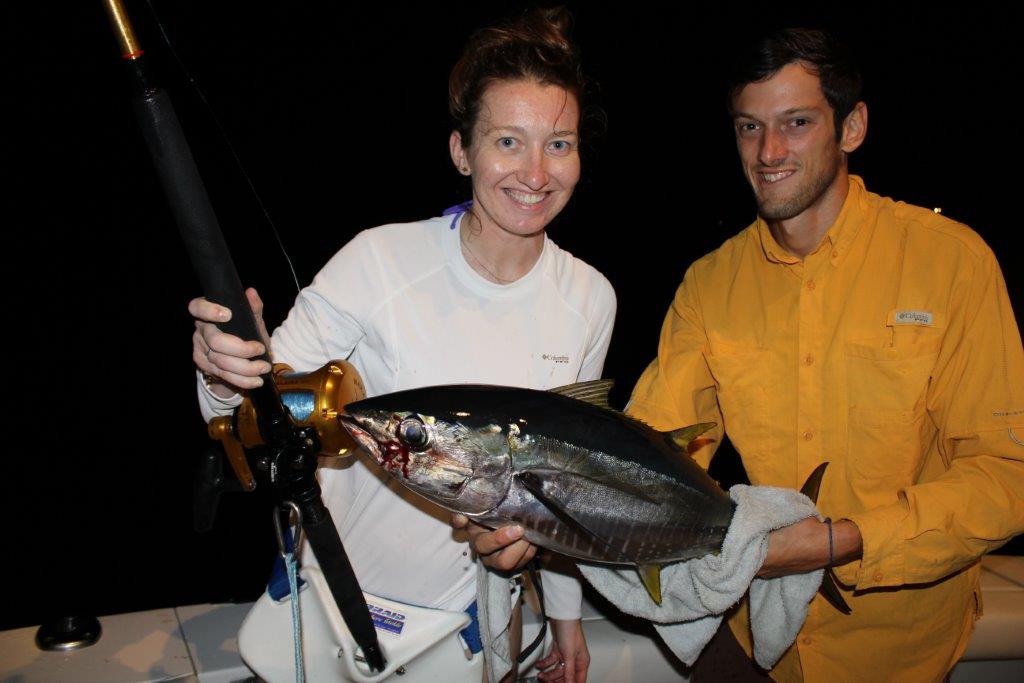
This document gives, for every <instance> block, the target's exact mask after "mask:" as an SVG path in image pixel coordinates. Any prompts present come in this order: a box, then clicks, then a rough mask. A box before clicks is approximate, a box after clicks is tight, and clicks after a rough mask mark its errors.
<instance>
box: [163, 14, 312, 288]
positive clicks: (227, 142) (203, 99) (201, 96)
mask: <svg viewBox="0 0 1024 683" xmlns="http://www.w3.org/2000/svg"><path fill="white" fill-rule="evenodd" d="M146 5H147V6H148V7H149V11H150V13H151V14H152V15H153V19H154V21H156V25H157V28H158V29H160V36H161V37H162V38H163V40H164V43H165V44H166V45H167V49H169V50H170V51H171V56H173V57H174V61H176V62H177V63H178V68H179V69H181V72H182V74H183V75H184V76H185V80H187V81H188V83H189V85H191V86H192V87H193V88H194V89H195V91H196V94H198V95H199V99H200V101H201V102H202V103H203V105H204V106H205V107H206V111H207V113H209V115H210V118H211V119H213V123H214V125H216V127H217V131H218V132H219V133H220V136H221V138H222V139H223V140H224V144H225V145H226V146H227V148H228V151H229V152H231V156H232V158H233V159H234V160H235V165H236V166H237V167H238V170H239V172H240V173H241V174H242V177H243V178H245V182H246V183H247V184H248V185H249V190H250V192H252V196H253V197H254V198H255V199H256V204H257V205H258V206H259V207H260V211H262V212H263V217H264V218H265V219H266V221H267V224H268V225H270V230H271V232H273V233H274V239H275V240H277V246H278V247H279V248H280V249H281V254H282V255H283V256H284V260H285V262H286V263H287V264H288V269H289V270H290V271H291V273H292V281H294V282H295V291H296V292H298V291H301V290H302V285H300V284H299V276H298V275H296V273H295V266H294V265H292V259H291V257H290V256H289V255H288V250H287V249H285V246H284V241H283V240H282V239H281V233H279V232H278V230H277V225H275V224H274V220H273V219H272V218H271V217H270V212H269V211H267V207H266V206H264V204H263V200H262V199H261V198H260V195H259V193H258V192H257V191H256V185H255V184H254V183H253V181H252V178H250V177H249V174H248V173H247V172H246V170H245V166H244V165H243V164H242V160H241V159H240V158H239V156H238V153H237V152H236V151H235V146H234V145H233V144H231V138H229V137H228V134H227V131H225V130H224V126H222V125H221V122H220V119H219V118H218V117H217V114H216V112H215V111H214V109H213V107H212V106H211V105H210V102H209V101H208V100H207V99H206V94H205V93H204V92H203V89H202V88H200V87H199V83H198V81H196V79H195V77H194V76H192V73H191V72H190V71H189V70H188V67H186V66H185V62H184V61H182V59H181V57H179V56H178V51H177V50H175V49H174V45H173V44H171V38H170V36H169V35H167V31H166V30H165V29H164V25H163V22H161V21H160V15H158V14H157V13H156V8H155V7H153V3H152V1H151V0H146Z"/></svg>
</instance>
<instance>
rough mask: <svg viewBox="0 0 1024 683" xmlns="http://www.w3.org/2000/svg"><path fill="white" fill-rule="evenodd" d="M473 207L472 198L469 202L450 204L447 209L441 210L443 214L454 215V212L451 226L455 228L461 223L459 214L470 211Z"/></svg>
mask: <svg viewBox="0 0 1024 683" xmlns="http://www.w3.org/2000/svg"><path fill="white" fill-rule="evenodd" d="M472 207H473V200H472V199H470V200H469V201H468V202H462V203H461V204H456V205H455V206H449V207H448V208H447V209H445V210H444V211H442V212H441V215H442V216H452V214H454V216H453V218H452V224H451V226H450V227H451V229H452V230H454V229H455V226H456V225H458V224H459V216H461V215H462V214H464V213H466V212H467V211H469V210H470V209H471V208H472Z"/></svg>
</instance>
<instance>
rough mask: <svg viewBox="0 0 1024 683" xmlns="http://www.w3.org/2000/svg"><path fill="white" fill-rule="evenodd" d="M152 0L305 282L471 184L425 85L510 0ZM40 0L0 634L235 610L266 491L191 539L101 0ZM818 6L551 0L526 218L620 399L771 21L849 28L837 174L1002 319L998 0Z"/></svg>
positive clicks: (1002, 107)
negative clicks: (549, 214) (548, 192)
mask: <svg viewBox="0 0 1024 683" xmlns="http://www.w3.org/2000/svg"><path fill="white" fill-rule="evenodd" d="M154 4H155V6H156V9H157V11H158V12H159V14H160V16H161V17H162V19H163V22H164V23H165V25H166V28H167V30H168V31H169V33H170V35H171V38H172V40H173V41H174V43H175V44H176V46H177V48H178V50H179V52H180V54H181V56H182V58H183V59H184V61H185V62H186V64H187V65H188V66H189V68H190V69H191V71H192V72H193V74H194V75H195V76H196V78H197V80H198V81H199V83H200V84H201V86H202V88H203V89H204V90H205V92H206V94H207V96H208V99H209V101H210V103H211V105H212V107H213V109H214V110H215V111H216V112H217V115H218V116H219V117H220V119H221V121H222V123H223V126H224V128H225V129H226V130H227V131H228V134H229V136H230V137H231V139H232V141H233V143H234V145H235V147H236V148H237V150H238V154H239V155H240V157H241V158H242V160H243V162H244V164H245V166H246V168H247V169H248V172H249V173H250V174H251V176H252V178H253V180H254V182H255V184H256V186H257V187H258V189H259V192H260V194H261V196H262V199H263V201H264V202H265V203H266V206H267V208H268V210H269V211H270V213H271V214H272V216H273V217H274V219H275V221H276V223H277V225H278V228H279V230H280V232H281V234H282V237H283V240H284V242H285V244H286V245H287V248H288V250H289V252H290V253H291V255H292V258H293V259H294V262H295V267H296V270H297V271H298V275H299V278H300V280H301V281H302V283H303V284H305V283H307V282H308V281H309V280H310V279H311V278H312V276H313V275H314V274H315V272H316V271H317V269H318V268H319V267H320V266H321V265H322V263H323V262H324V261H326V259H327V258H328V257H329V256H330V255H331V254H332V253H333V252H334V251H335V250H336V249H338V248H339V247H340V246H341V245H342V244H344V243H345V242H346V241H347V240H348V239H349V238H350V237H351V236H352V235H354V234H355V233H356V232H357V231H359V230H361V229H363V228H366V227H370V226H374V225H379V224H382V223H388V222H397V221H406V220H415V219H420V218H424V217H427V216H432V215H437V214H438V213H439V212H440V211H441V209H443V208H444V207H446V206H449V205H451V204H454V203H456V202H458V201H461V200H464V199H466V198H468V185H467V184H464V181H462V180H461V179H460V178H459V177H458V175H457V174H456V173H455V172H454V169H453V168H452V167H451V163H450V161H449V159H448V152H447V139H448V127H447V116H446V94H447V72H448V69H449V67H450V66H451V64H452V63H453V62H454V60H455V58H456V56H457V55H458V52H459V49H460V46H461V43H462V41H463V39H464V38H465V37H466V36H467V35H468V33H469V32H470V31H471V30H472V29H473V28H475V27H477V26H479V25H481V24H484V23H487V22H490V21H492V20H494V19H496V18H500V17H503V16H507V15H508V14H510V13H512V12H515V11H517V8H519V7H521V3H513V2H500V3H477V2H462V3H431V7H430V8H427V7H425V6H424V5H425V4H426V3H421V4H416V5H413V4H410V5H407V6H406V5H400V4H392V3H385V2H379V3H363V4H362V5H363V6H361V8H360V9H347V8H346V9H339V8H336V7H335V8H330V9H327V8H325V7H323V6H321V5H320V4H313V3H310V4H309V6H306V5H305V4H303V3H284V2H268V3H246V2H226V1H225V2H217V3H211V2H198V1H195V0H188V1H182V2H169V1H167V0H162V1H160V0H154ZM37 5H38V4H37ZM37 5H35V6H29V4H28V3H24V4H20V5H6V6H5V9H4V10H3V12H4V14H5V15H6V16H5V17H4V18H3V20H2V25H3V33H4V40H3V45H4V50H5V53H6V59H5V64H6V65H7V68H6V69H5V75H6V76H7V82H8V86H7V89H6V92H5V96H4V98H3V104H4V109H6V110H7V112H6V113H7V116H5V120H7V122H8V123H7V124H6V126H5V130H4V135H3V137H2V139H3V148H2V149H3V151H4V158H5V161H6V163H5V164H4V165H5V167H6V174H5V175H6V176H7V177H8V181H7V182H6V183H5V185H6V188H7V193H6V201H5V209H6V211H5V212H4V220H3V224H4V231H3V234H4V238H5V241H6V249H5V254H6V257H5V259H4V260H5V262H6V267H5V268H3V273H4V291H5V292H6V293H7V299H6V301H5V312H6V314H7V319H8V323H7V327H8V338H9V341H11V342H13V343H12V344H11V345H10V346H9V349H8V352H7V354H8V355H7V358H8V364H7V367H8V372H7V386H8V400H7V401H6V402H5V403H6V405H7V406H8V407H7V409H6V413H7V417H6V419H5V420H4V425H5V427H6V429H5V430H4V431H5V433H6V435H7V446H6V449H5V455H6V457H5V458H4V459H3V461H2V462H3V464H4V468H3V471H2V474H0V481H2V482H3V484H2V486H3V489H2V495H3V498H2V502H3V504H4V510H5V513H6V514H5V518H6V524H5V527H6V530H7V533H5V534H4V541H3V544H4V546H5V548H4V550H3V551H0V557H3V560H4V564H5V568H6V572H13V578H12V580H11V581H9V582H8V587H9V588H8V594H7V596H6V597H5V599H4V607H3V609H2V610H0V628H11V627H15V626H22V625H27V624H33V623H38V622H39V621H41V620H44V619H46V618H47V617H49V616H53V615H56V614H59V613H63V612H72V611H86V612H92V613H96V614H109V613H114V612H121V611H134V610H141V609H151V608H155V607H161V606H170V605H178V604H190V603H199V602H211V601H213V602H216V601H225V600H229V599H254V598H255V597H256V596H257V595H258V593H259V592H260V589H261V584H262V581H263V579H264V577H265V575H266V573H267V570H268V567H269V565H270V562H271V559H272V554H273V551H274V548H273V540H272V532H271V528H270V513H269V509H268V501H267V499H266V498H265V497H264V496H263V495H262V494H260V493H256V494H252V495H247V496H243V495H241V494H235V495H232V496H227V497H225V498H224V499H223V500H222V504H221V509H220V515H219V519H218V523H217V526H216V528H215V529H214V530H213V531H212V532H210V533H208V534H205V535H198V534H196V533H194V532H193V531H192V529H191V515H192V510H191V481H192V477H193V473H194V470H195V464H196V461H197V457H198V455H199V453H200V452H201V450H202V449H203V448H205V447H206V439H205V428H204V425H203V423H202V421H201V419H200V417H199V412H198V410H197V408H196V406H195V398H194V391H195V389H194V376H193V373H192V366H191V361H190V358H189V356H190V333H191V322H190V319H189V317H188V315H187V312H186V310H185V304H186V302H187V301H188V299H189V298H191V297H192V296H194V295H195V294H196V293H197V291H198V286H197V284H196V282H195V280H194V278H193V276H192V275H191V272H190V269H189V266H188V262H187V257H186V255H185V252H184V249H183V247H182V246H181V245H180V244H179V240H178V237H177V233H176V230H175V227H174V225H173V224H172V222H171V219H170V216H169V212H168V210H167V208H166V204H165V201H164V199H163V196H162V194H161V191H160V189H159V187H158V185H157V182H156V176H155V173H154V172H153V169H152V167H151V164H150V161H149V159H148V157H147V156H146V153H145V150H144V148H143V145H142V141H141V136H140V134H139V132H138V129H137V127H136V124H135V121H134V118H133V114H132V109H131V105H130V101H129V94H128V91H127V86H126V82H125V80H124V79H123V73H122V72H121V70H120V60H119V58H118V54H117V49H116V44H115V42H114V39H113V36H112V33H111V31H110V29H109V27H108V25H107V23H106V22H107V20H106V16H105V14H104V13H103V11H102V6H101V3H100V2H99V0H95V1H94V2H85V3H81V2H76V3H66V4H65V5H61V6H53V7H42V6H37ZM820 5H821V6H820V7H818V4H816V5H815V9H803V10H798V9H792V5H787V9H782V10H780V9H778V7H777V6H776V5H775V4H774V3H773V4H770V5H764V6H760V7H757V8H753V7H743V6H740V5H737V4H734V3H729V4H728V5H727V6H725V3H715V4H711V3H708V4H704V3H694V4H693V5H692V6H690V7H687V8H685V9H683V8H675V9H668V8H666V7H663V6H662V5H661V4H660V3H659V4H654V3H652V4H647V3H642V2H622V3H617V4H613V5H603V4H598V3H571V6H572V8H573V10H574V13H575V16H576V31H575V35H576V38H577V40H578V42H579V43H580V45H581V47H582V51H583V56H584V60H585V64H586V66H587V67H588V71H589V73H590V75H591V76H592V77H593V78H594V79H595V80H596V81H597V82H598V83H599V84H600V90H599V94H598V100H599V103H600V105H601V106H602V107H603V108H604V110H605V111H606V112H607V117H608V126H607V133H606V134H605V135H604V136H602V137H601V138H600V139H598V140H596V141H595V143H594V145H593V149H592V150H590V152H589V156H588V157H586V158H585V167H584V179H583V181H582V182H581V184H580V186H579V189H578V190H577V193H576V196H575V198H574V200H573V202H572V203H571V205H570V207H569V209H568V210H567V211H566V212H565V214H564V215H563V217H561V218H560V219H559V221H558V223H557V224H556V225H554V226H552V228H551V234H552V236H553V237H554V239H555V240H556V241H557V242H558V243H559V244H560V245H561V246H562V247H563V248H566V249H568V250H569V251H571V252H573V253H574V254H576V255H577V256H580V257H581V258H583V259H584V260H586V261H588V262H590V263H591V264H593V265H595V266H596V267H597V268H598V269H600V270H601V271H603V272H604V273H605V274H606V275H607V276H608V278H609V279H610V280H611V282H612V284H613V285H614V286H615V288H616V290H617V292H618V296H619V315H618V320H617V327H616V332H615V336H614V338H613V340H612V346H611V351H610V353H609V356H608V361H607V364H606V370H605V375H606V376H608V377H615V378H617V379H618V382H619V385H618V387H617V388H616V391H615V393H614V394H613V403H615V404H616V405H619V406H621V405H622V404H623V403H624V402H625V399H626V397H627V395H628V391H629V388H630V387H631V386H632V384H633V382H634V381H635V380H636V378H637V377H638V376H639V374H640V371H641V370H642V369H643V367H644V366H645V365H646V363H647V362H648V361H649V359H650V358H651V357H653V355H654V353H655V350H656V343H657V334H658V329H659V326H660V324H661V319H662V316H663V315H664V312H665V310H666V308H667V306H668V303H669V301H670V300H671V297H672V294H673V291H674V289H675V287H676V285H677V284H678V282H679V280H680V279H681V277H682V274H683V272H684V270H685V269H686V267H687V265H688V264H689V263H690V262H691V261H693V260H694V259H695V258H697V257H699V256H700V255H702V254H703V253H705V252H707V251H709V250H711V249H713V248H715V247H716V246H718V245H719V244H720V243H721V242H722V241H723V240H725V239H726V238H727V237H728V236H730V235H731V234H733V233H735V232H736V231H738V230H739V229H740V228H742V227H743V226H744V225H746V224H747V223H748V222H749V221H750V219H751V218H752V216H753V214H754V208H753V203H752V201H751V199H750V196H749V189H748V188H747V186H746V184H745V182H744V181H743V178H742V176H741V174H740V170H739V165H738V164H737V162H736V153H735V149H734V146H733V143H732V133H731V128H730V124H729V121H728V119H727V117H726V114H725V108H724V92H723V83H722V76H723V72H724V65H725V64H726V63H727V62H728V60H729V56H730V54H731V52H732V50H733V46H735V45H737V44H738V43H739V42H741V41H743V40H746V39H747V38H748V37H749V36H750V35H751V34H754V33H760V32H762V31H763V30H765V29H768V28H772V27H777V26H782V25H819V26H825V27H827V28H830V29H833V30H835V31H836V32H837V33H839V34H840V35H842V36H843V37H845V38H846V39H847V40H848V41H849V42H850V43H852V45H853V47H854V48H855V50H856V52H857V53H858V54H859V57H860V59H861V62H862V65H863V67H864V71H865V76H866V83H867V85H866V92H865V97H866V100H867V101H868V104H869V107H870V126H869V134H868V140H867V143H866V145H865V146H864V147H863V148H862V149H861V150H860V151H858V152H856V153H855V155H854V156H853V159H852V164H851V165H852V170H853V171H854V172H855V173H859V174H862V175H863V176H864V177H865V178H866V181H867V184H868V187H869V189H872V190H873V191H875V192H879V193H881V194H885V195H890V196H894V197H896V198H899V199H903V200H906V201H908V202H911V203H914V204H919V205H922V206H927V207H942V209H943V213H944V214H945V215H947V216H950V217H952V218H955V219H957V220H961V221H963V222H965V223H967V224H969V225H971V226H972V227H974V228H975V229H976V230H977V231H978V232H979V233H981V235H982V236H983V237H984V238H985V239H986V240H987V241H988V243H989V244H990V245H991V246H992V247H993V249H994V250H995V252H996V254H997V255H998V256H999V257H1000V262H1001V264H1002V266H1003V269H1004V272H1005V275H1006V279H1007V282H1008V285H1009V288H1010V293H1011V297H1012V298H1013V299H1014V304H1015V307H1016V311H1017V317H1018V320H1020V319H1021V318H1022V315H1021V313H1022V305H1024V273H1022V272H1021V269H1020V267H1019V255H1020V251H1019V248H1017V247H1016V246H1014V245H1016V243H1017V242H1016V240H1015V238H1016V237H1017V235H1016V234H1015V233H1016V232H1017V230H1018V229H1019V228H1018V220H1019V219H1018V211H1019V204H1020V201H1019V197H1020V194H1021V190H1020V187H1019V175H1020V173H1019V169H1017V170H1014V171H1011V170H1010V169H1015V167H1016V165H1017V164H1019V161H1020V153H1021V145H1020V136H1021V132H1020V131H1021V124H1020V121H1019V119H1020V114H1019V104H1015V103H1012V102H1016V97H1015V96H1016V95H1017V92H1016V89H1017V88H1018V87H1019V78H1020V74H1021V60H1020V57H1019V52H1018V47H1017V46H1018V44H1019V36H1018V35H1017V33H1018V32H1019V30H1020V28H1021V23H1020V21H1019V17H1018V16H1017V15H1016V13H1015V10H1007V9H998V10H996V9H993V10H986V9H984V8H982V7H981V6H980V5H979V4H978V3H961V4H959V5H957V6H956V7H955V8H952V9H950V8H945V9H940V8H936V7H930V6H928V5H927V4H924V3H922V4H921V5H919V6H916V7H915V6H904V5H902V4H899V3H886V4H881V5H869V4H859V5H858V4H853V5H850V4H844V5H842V6H839V5H836V8H835V9H830V8H829V7H827V6H826V4H825V3H820ZM128 9H129V12H130V13H131V14H132V16H133V19H134V21H135V24H136V28H137V30H138V32H139V35H140V39H141V40H142V44H143V46H144V47H145V48H146V49H147V54H148V55H149V57H150V59H151V60H152V61H153V62H154V65H155V66H156V67H157V68H158V70H159V72H160V73H161V75H162V79H161V80H162V82H163V83H164V84H165V86H166V87H167V89H168V90H169V92H170V94H171V96H172V98H173V99H174V101H175V105H176V107H177V109H178V114H179V116H180V117H181V119H182V121H183V125H184V127H185V129H186V133H187V134H188V135H189V137H190V140H191V142H192V147H193V150H194V153H195V155H196V157H197V161H198V163H199V165H200V168H201V170H202V171H203V175H204V177H205V180H206V182H207V185H208V189H209V191H210V193H211V196H212V199H213V202H214V205H215V207H216V208H217V211H218V215H219V217H220V221H221V224H222V227H223V229H224V231H225V233H226V234H227V237H228V240H229V242H230V243H231V244H232V246H233V249H234V250H235V258H236V261H237V263H238V267H239V270H240V272H241V273H242V276H243V280H245V281H246V282H247V283H249V284H252V285H255V286H256V287H257V288H259V289H260V290H261V292H262V293H263V294H264V298H265V299H266V300H267V306H268V314H267V319H268V322H269V323H270V324H271V325H273V324H275V323H277V322H279V321H280V320H281V319H282V318H283V316H284V314H285V312H286V311H287V309H288V307H289V306H290V303H291V300H292V298H293V297H294V286H293V285H292V284H290V276H289V275H288V271H287V266H286V264H285V262H284V260H283V258H282V256H281V253H280V251H279V250H278V248H277V247H276V246H275V244H274V241H273V236H272V234H271V232H270V230H269V228H268V227H267V224H266V221H265V220H263V218H262V216H261V213H260V211H259V209H258V208H257V206H256V203H255V202H254V200H253V198H252V196H251V195H250V194H249V193H248V191H247V190H246V188H245V185H244V182H243V180H242V179H241V177H240V175H239V173H238V171H237V170H236V168H235V167H234V165H233V162H232V161H231V159H230V155H229V154H228V152H227V151H226V149H225V146H224V144H223V143H222V141H221V140H220V139H219V137H218V136H217V134H216V131H215V127H214V125H213V124H212V123H211V120H210V117H209V115H208V114H207V113H206V112H205V111H204V109H203V108H202V107H201V105H200V104H199V102H198V98H197V97H196V95H195V93H194V92H193V91H192V90H191V89H190V88H189V87H188V86H187V84H186V82H185V79H184V78H183V76H182V75H181V73H180V71H179V70H178V69H177V67H176V66H175V64H174V62H173V60H172V59H171V58H170V56H169V52H168V50H167V48H166V46H165V45H164V44H163V43H162V41H161V40H160V39H159V35H158V33H157V31H156V25H155V22H154V20H153V17H152V15H151V14H150V12H149V10H148V7H147V5H146V4H145V3H144V2H129V3H128ZM1010 12H1014V13H1013V14H1010ZM12 114H13V120H12V116H11V115H12ZM720 467H721V466H720ZM727 470H728V468H723V470H722V471H727ZM1022 546H1024V544H1022V543H1021V539H1017V541H1015V542H1014V543H1013V544H1011V546H1010V550H1011V551H1014V552H1018V553H1019V552H1021V550H1022Z"/></svg>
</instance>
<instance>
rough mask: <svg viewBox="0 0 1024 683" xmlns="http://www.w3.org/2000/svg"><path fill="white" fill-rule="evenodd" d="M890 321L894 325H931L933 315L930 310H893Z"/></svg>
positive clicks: (933, 318)
mask: <svg viewBox="0 0 1024 683" xmlns="http://www.w3.org/2000/svg"><path fill="white" fill-rule="evenodd" d="M892 321H893V324H895V325H931V324H933V323H934V322H935V316H933V315H932V314H931V311H893V314H892Z"/></svg>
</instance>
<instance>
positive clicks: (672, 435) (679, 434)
mask: <svg viewBox="0 0 1024 683" xmlns="http://www.w3.org/2000/svg"><path fill="white" fill-rule="evenodd" d="M716 425H717V423H716V422H698V423H697V424H694V425H690V426H689V427H681V428H679V429H673V430H672V431H670V432H663V434H664V435H665V439H666V440H668V442H669V444H671V445H672V446H675V447H676V448H678V449H679V450H681V451H682V452H683V453H686V454H687V455H689V453H690V451H689V448H690V443H691V442H692V441H693V440H694V439H696V438H697V437H698V436H700V435H701V434H703V433H704V432H706V431H708V430H709V429H712V428H714V427H715V426H716Z"/></svg>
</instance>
